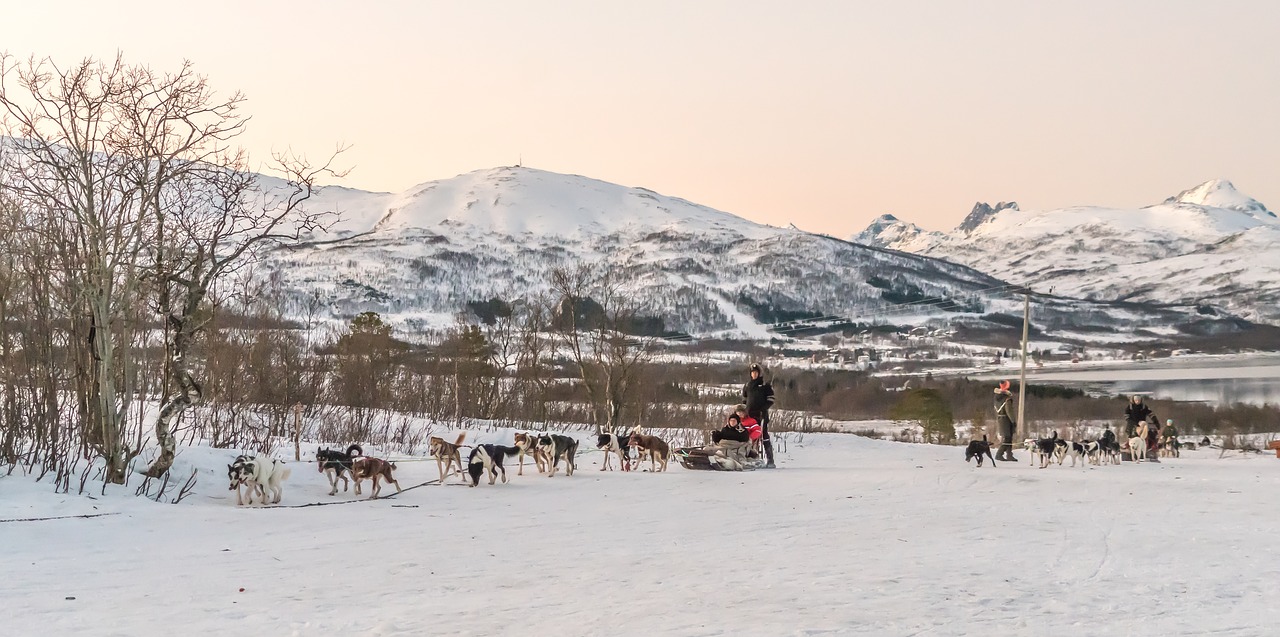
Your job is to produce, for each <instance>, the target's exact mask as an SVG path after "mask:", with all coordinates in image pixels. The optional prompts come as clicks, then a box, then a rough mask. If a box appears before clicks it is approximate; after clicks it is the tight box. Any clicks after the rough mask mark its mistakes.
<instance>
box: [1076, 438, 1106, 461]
mask: <svg viewBox="0 0 1280 637" xmlns="http://www.w3.org/2000/svg"><path fill="white" fill-rule="evenodd" d="M1080 447H1081V448H1082V449H1084V457H1085V458H1086V459H1087V460H1088V462H1089V464H1093V465H1100V464H1102V445H1100V444H1098V441H1097V440H1086V441H1084V442H1082V443H1080Z"/></svg>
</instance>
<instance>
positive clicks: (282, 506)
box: [256, 478, 466, 509]
mask: <svg viewBox="0 0 1280 637" xmlns="http://www.w3.org/2000/svg"><path fill="white" fill-rule="evenodd" d="M439 483H440V479H439V478H436V479H434V480H427V481H426V482H423V483H422V484H415V485H413V486H411V487H405V488H403V489H401V490H399V491H397V492H395V493H392V494H391V495H384V496H382V497H380V498H378V499H376V500H373V499H370V498H356V499H354V500H334V501H333V502H308V503H306V504H273V505H271V506H265V507H256V508H259V509H305V508H307V507H326V506H332V505H335V504H352V503H355V502H378V501H381V500H390V499H391V498H394V497H396V496H398V495H400V494H401V493H405V492H406V491H413V490H414V489H417V488H418V487H425V486H427V485H430V484H439ZM445 486H466V483H463V482H458V483H453V484H448V483H446V485H445Z"/></svg>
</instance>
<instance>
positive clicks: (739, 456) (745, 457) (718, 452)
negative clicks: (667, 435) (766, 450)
mask: <svg viewBox="0 0 1280 637" xmlns="http://www.w3.org/2000/svg"><path fill="white" fill-rule="evenodd" d="M674 455H675V457H676V460H678V461H679V462H680V465H681V466H683V467H684V468H685V469H692V470H694V471H750V470H754V469H759V468H760V467H763V466H764V459H763V458H761V457H760V454H758V453H756V452H754V451H752V450H751V447H750V444H749V443H745V442H721V443H720V444H719V445H715V446H712V447H685V448H683V449H676V450H675V453H674Z"/></svg>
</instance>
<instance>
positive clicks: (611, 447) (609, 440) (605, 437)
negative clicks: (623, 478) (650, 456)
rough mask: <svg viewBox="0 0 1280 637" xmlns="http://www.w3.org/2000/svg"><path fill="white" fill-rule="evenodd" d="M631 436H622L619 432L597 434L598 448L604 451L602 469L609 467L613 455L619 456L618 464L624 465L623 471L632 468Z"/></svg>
mask: <svg viewBox="0 0 1280 637" xmlns="http://www.w3.org/2000/svg"><path fill="white" fill-rule="evenodd" d="M629 441H630V436H620V435H618V434H600V435H598V436H596V449H599V450H601V451H603V452H604V464H603V466H601V467H600V470H601V471H605V470H607V469H608V468H609V460H610V459H611V457H612V455H614V454H616V455H617V456H618V464H619V465H621V466H622V470H623V471H630V470H631V451H630V450H631V447H630V445H629V444H628V442H629Z"/></svg>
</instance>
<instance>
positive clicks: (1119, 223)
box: [854, 180, 1280, 323]
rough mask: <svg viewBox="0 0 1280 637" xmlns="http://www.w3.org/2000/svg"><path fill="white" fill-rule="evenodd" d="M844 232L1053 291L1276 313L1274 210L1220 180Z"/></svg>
mask: <svg viewBox="0 0 1280 637" xmlns="http://www.w3.org/2000/svg"><path fill="white" fill-rule="evenodd" d="M854 240H855V241H858V242H861V243H866V244H867V245H872V246H877V247H884V248H889V249H893V250H901V251H905V252H911V253H914V254H920V255H927V256H932V257H937V258H941V259H946V260H949V261H953V262H955V263H963V264H965V265H969V266H972V267H974V268H976V269H978V270H981V271H983V272H986V273H988V274H991V275H992V276H996V277H998V278H1001V279H1005V280H1008V281H1010V282H1013V283H1019V284H1024V285H1031V286H1034V287H1035V288H1036V289H1038V290H1042V291H1049V290H1051V289H1052V290H1053V292H1054V293H1055V294H1059V295H1066V296H1073V297H1080V298H1087V299H1094V300H1105V301H1139V302H1150V303H1178V304H1196V305H1212V306H1216V307H1219V308H1222V309H1224V310H1227V311H1229V312H1232V313H1235V314H1237V315H1240V316H1243V317H1246V318H1250V319H1253V320H1257V321H1261V322H1272V323H1275V322H1280V249H1277V247H1280V219H1277V217H1276V214H1275V213H1273V212H1271V211H1270V210H1268V209H1267V207H1266V206H1264V205H1263V204H1261V203H1260V202H1258V201H1257V200H1255V199H1253V198H1251V197H1249V196H1247V195H1245V194H1243V193H1241V192H1240V191H1239V190H1237V189H1236V188H1235V186H1233V185H1232V184H1231V182H1229V181H1225V180H1212V181H1207V182H1205V183H1203V184H1200V185H1199V186H1196V187H1195V188H1191V189H1189V190H1185V191H1183V192H1181V193H1179V194H1178V195H1176V196H1173V197H1169V198H1168V199H1166V200H1165V201H1164V202H1162V203H1159V204H1155V205H1152V206H1147V207H1145V208H1140V209H1136V210H1133V209H1119V208H1104V207H1093V206H1080V207H1073V208H1063V209H1058V210H1044V211H1030V210H1026V211H1024V210H1020V209H1019V208H1018V206H1017V204H999V205H997V206H995V207H994V208H993V207H990V206H987V205H986V204H978V205H977V206H975V207H974V211H973V212H972V213H971V214H970V215H969V217H968V218H966V219H965V221H964V223H962V224H960V226H959V227H957V228H956V229H954V230H952V231H951V232H945V233H944V232H929V231H925V230H921V229H920V228H918V227H916V226H915V225H914V224H909V223H906V222H901V221H897V222H896V223H885V221H884V218H883V217H882V218H881V219H878V220H876V222H874V223H872V224H871V226H870V227H868V228H867V229H866V230H865V231H863V232H862V233H860V234H858V235H857V236H855V237H854Z"/></svg>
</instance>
